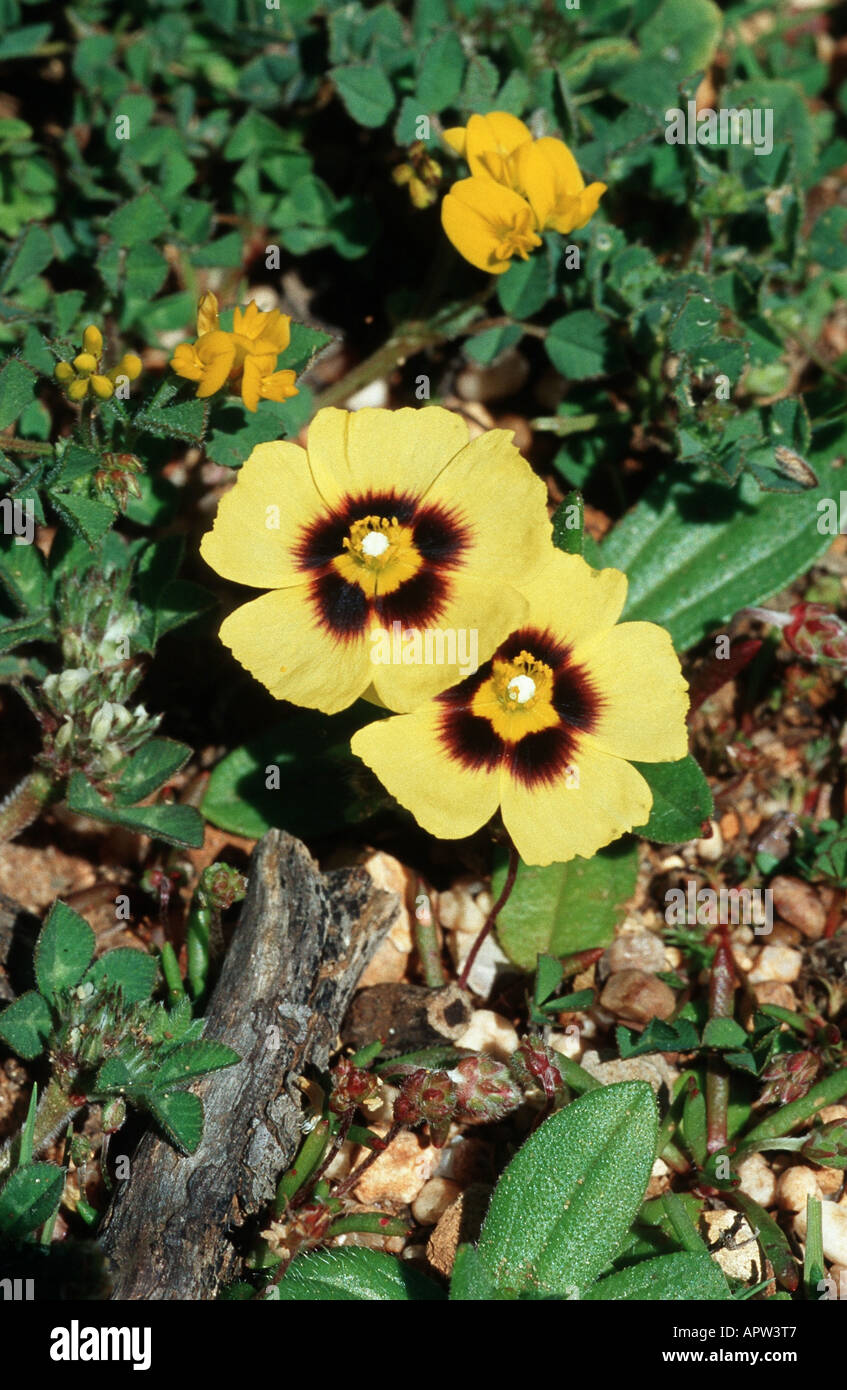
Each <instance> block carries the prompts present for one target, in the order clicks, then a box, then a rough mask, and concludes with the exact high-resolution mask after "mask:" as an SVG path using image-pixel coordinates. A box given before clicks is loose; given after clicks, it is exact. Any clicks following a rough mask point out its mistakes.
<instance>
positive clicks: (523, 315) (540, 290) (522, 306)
mask: <svg viewBox="0 0 847 1390" xmlns="http://www.w3.org/2000/svg"><path fill="white" fill-rule="evenodd" d="M551 290H552V276H551V274H550V259H549V257H548V255H547V253H546V251H539V253H538V255H537V256H530V257H529V259H528V260H525V261H513V262H512V264H511V265H510V266H509V269H508V270H507V271H506V273H505V275H498V277H497V298H498V299H499V300H500V304H501V306H502V309H503V313H504V314H511V315H512V317H513V318H518V319H528V318H530V317H531V316H532V315H533V314H537V313H538V310H539V309H542V308H543V307H544V305H545V304H546V303H547V300H548V298H549V296H550V293H551Z"/></svg>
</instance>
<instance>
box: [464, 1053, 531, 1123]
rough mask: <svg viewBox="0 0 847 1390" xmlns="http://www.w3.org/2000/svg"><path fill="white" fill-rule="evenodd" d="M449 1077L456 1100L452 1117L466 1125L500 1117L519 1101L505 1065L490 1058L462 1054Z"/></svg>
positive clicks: (519, 1102) (512, 1108)
mask: <svg viewBox="0 0 847 1390" xmlns="http://www.w3.org/2000/svg"><path fill="white" fill-rule="evenodd" d="M452 1076H453V1078H454V1080H455V1082H456V1099H457V1102H458V1111H457V1116H456V1118H457V1119H460V1120H465V1121H466V1122H468V1123H470V1124H487V1123H489V1122H491V1121H494V1120H502V1119H504V1117H505V1116H506V1115H509V1114H511V1112H512V1111H513V1110H517V1108H518V1106H519V1105H521V1104H522V1103H523V1095H522V1093H521V1091H520V1088H519V1087H518V1086H517V1085H516V1084H515V1082H514V1081H513V1080H512V1078H511V1076H510V1075H509V1068H508V1066H506V1064H505V1063H504V1062H497V1061H495V1059H494V1058H493V1057H485V1056H479V1057H463V1058H462V1060H461V1062H459V1063H458V1065H457V1066H455V1067H454V1068H453V1072H452Z"/></svg>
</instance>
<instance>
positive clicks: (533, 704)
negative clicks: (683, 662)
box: [352, 551, 688, 864]
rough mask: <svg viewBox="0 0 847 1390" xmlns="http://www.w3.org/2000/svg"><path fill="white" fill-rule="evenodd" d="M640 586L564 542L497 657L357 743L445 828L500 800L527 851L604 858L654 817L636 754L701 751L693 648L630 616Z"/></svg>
mask: <svg viewBox="0 0 847 1390" xmlns="http://www.w3.org/2000/svg"><path fill="white" fill-rule="evenodd" d="M626 587H627V585H626V577H625V575H623V574H622V573H621V572H620V571H619V570H614V569H604V570H594V569H591V567H590V566H589V565H587V564H586V562H585V561H584V560H583V559H582V558H581V557H580V556H576V555H565V554H562V553H561V552H558V551H557V552H554V555H553V558H552V560H551V561H550V562H549V564H548V566H547V567H546V568H545V569H543V570H542V571H540V572H539V573H537V574H536V576H535V578H534V579H532V580H531V581H530V582H529V583H527V584H524V585H522V589H523V592H524V593H525V595H526V597H527V600H528V602H529V612H528V615H527V618H526V619H525V620H524V621H523V622H522V623H521V624H520V625H519V626H518V627H517V628H516V629H515V630H514V631H513V632H512V633H511V635H510V636H509V637H508V638H507V639H506V641H504V642H503V643H501V645H500V646H499V647H498V648H497V650H496V652H495V653H494V655H493V656H492V658H491V660H490V661H487V662H485V664H484V665H482V666H481V667H480V668H479V670H478V671H477V672H476V673H475V674H474V675H471V676H468V677H466V679H465V680H463V681H462V682H461V683H460V684H458V685H456V686H455V687H454V688H453V689H452V690H447V691H445V692H444V693H443V694H441V695H439V696H438V697H437V698H435V699H434V700H431V701H430V702H428V703H427V704H426V705H424V706H422V707H421V708H419V709H416V710H415V711H414V712H413V713H411V714H402V715H398V716H396V717H394V718H390V719H383V720H381V721H380V722H378V723H376V724H369V725H367V726H366V727H365V728H364V729H360V730H359V732H358V733H356V734H355V735H354V736H353V740H352V748H353V752H354V753H356V754H358V756H359V757H360V758H362V759H363V760H364V761H365V762H366V763H367V764H368V766H369V767H370V768H372V769H373V771H374V772H375V773H376V775H377V776H378V777H379V779H380V780H381V781H382V782H383V783H384V784H385V786H386V787H387V788H388V790H389V791H390V792H391V794H392V795H393V796H394V797H395V798H396V799H397V800H398V801H399V802H400V803H401V805H403V806H405V807H407V809H408V810H410V811H411V812H412V814H413V815H414V816H415V818H416V819H417V820H418V821H419V823H420V824H421V825H422V826H423V827H424V829H425V830H428V831H430V832H431V834H433V835H437V836H439V837H441V838H443V839H458V838H461V837H463V836H465V835H470V834H472V833H473V832H474V831H475V830H478V829H479V828H480V826H482V825H483V824H484V823H485V822H486V821H487V820H488V819H489V818H490V817H491V816H493V815H494V813H495V812H496V811H497V809H498V808H499V809H500V811H501V814H502V817H503V822H504V824H505V826H506V829H507V830H508V832H509V834H510V835H511V837H512V840H513V841H514V844H515V846H516V848H517V850H518V853H519V854H520V856H521V858H522V859H523V860H524V862H525V863H527V864H551V863H554V862H564V861H566V860H568V859H572V858H573V857H574V855H581V856H583V857H584V858H590V856H591V855H593V854H595V853H596V852H597V850H598V849H600V848H602V846H603V845H606V844H609V842H610V841H612V840H614V839H616V838H617V837H618V836H619V835H622V834H623V833H624V832H625V831H628V830H631V829H632V828H633V827H634V826H638V825H643V824H644V823H645V822H646V821H647V819H648V817H649V814H650V808H651V805H652V795H651V792H650V788H649V786H648V784H647V782H646V781H645V780H644V778H643V777H642V775H641V773H640V772H638V771H637V770H636V769H635V768H634V767H633V766H632V763H631V762H630V761H629V760H630V759H632V760H634V761H636V762H645V763H649V762H675V761H676V760H677V759H679V758H682V757H684V756H685V754H686V751H687V747H686V743H687V740H686V729H685V714H686V709H687V705H688V700H687V696H686V693H685V692H686V690H687V688H688V687H687V685H686V683H685V681H684V680H683V678H682V674H681V671H680V666H679V661H678V659H677V657H676V655H675V653H674V651H673V647H672V646H671V640H670V637H669V635H668V633H667V632H666V631H665V630H664V629H663V628H660V627H657V626H655V624H653V623H642V622H633V623H618V622H617V619H618V617H619V616H620V613H621V610H622V608H623V604H624V599H625V597H626Z"/></svg>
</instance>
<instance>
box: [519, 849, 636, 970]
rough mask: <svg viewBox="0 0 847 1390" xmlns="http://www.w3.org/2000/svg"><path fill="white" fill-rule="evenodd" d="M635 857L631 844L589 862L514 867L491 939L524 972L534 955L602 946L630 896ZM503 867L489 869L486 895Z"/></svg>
mask: <svg viewBox="0 0 847 1390" xmlns="http://www.w3.org/2000/svg"><path fill="white" fill-rule="evenodd" d="M637 874H638V856H637V853H636V851H635V848H634V847H633V846H632V844H631V842H621V843H620V844H619V845H616V846H614V847H613V848H609V849H604V850H601V851H600V853H599V854H596V855H595V856H594V858H593V859H571V860H570V861H569V862H568V863H567V864H550V865H548V866H547V867H546V868H531V867H529V866H527V865H526V864H520V865H519V867H518V875H517V879H516V880H515V886H514V889H513V890H512V895H511V897H510V898H509V901H508V902H507V904H506V906H505V907H504V908H503V910H502V912H501V913H500V917H499V919H498V923H497V936H498V938H499V941H500V945H501V946H502V947H503V950H504V951H505V952H506V954H507V955H508V956H509V958H510V959H511V960H513V961H514V962H515V964H516V965H519V966H521V968H522V969H524V970H533V969H534V968H535V962H536V958H537V957H538V956H539V955H554V956H566V955H572V954H573V953H574V952H575V951H585V950H588V949H589V948H590V947H591V946H608V944H609V942H610V941H611V940H612V937H613V935H614V930H615V925H616V923H617V922H618V921H619V920H620V916H621V913H622V909H623V905H624V903H625V902H626V900H627V899H628V898H629V897H631V896H632V894H633V893H634V891H635V882H636V877H637ZM505 878H506V869H505V865H504V864H503V863H501V864H500V865H498V867H497V868H496V869H495V872H494V879H493V883H492V892H493V894H494V896H495V898H496V897H497V896H498V894H499V893H500V892H501V890H502V887H503V884H504V882H505Z"/></svg>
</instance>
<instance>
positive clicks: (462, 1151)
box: [438, 1133, 491, 1190]
mask: <svg viewBox="0 0 847 1390" xmlns="http://www.w3.org/2000/svg"><path fill="white" fill-rule="evenodd" d="M490 1172H491V1147H490V1145H489V1144H488V1143H487V1142H486V1141H485V1140H484V1139H473V1138H466V1137H465V1136H464V1135H462V1134H459V1133H456V1134H455V1135H453V1137H452V1138H450V1139H449V1140H448V1141H447V1143H446V1144H445V1146H444V1148H443V1149H442V1150H441V1159H440V1162H439V1164H438V1177H439V1178H450V1179H451V1180H452V1181H453V1182H455V1183H458V1185H459V1187H461V1188H462V1189H463V1190H464V1188H466V1187H470V1185H471V1183H473V1182H482V1181H484V1180H485V1178H487V1177H488V1176H489V1174H490Z"/></svg>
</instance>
